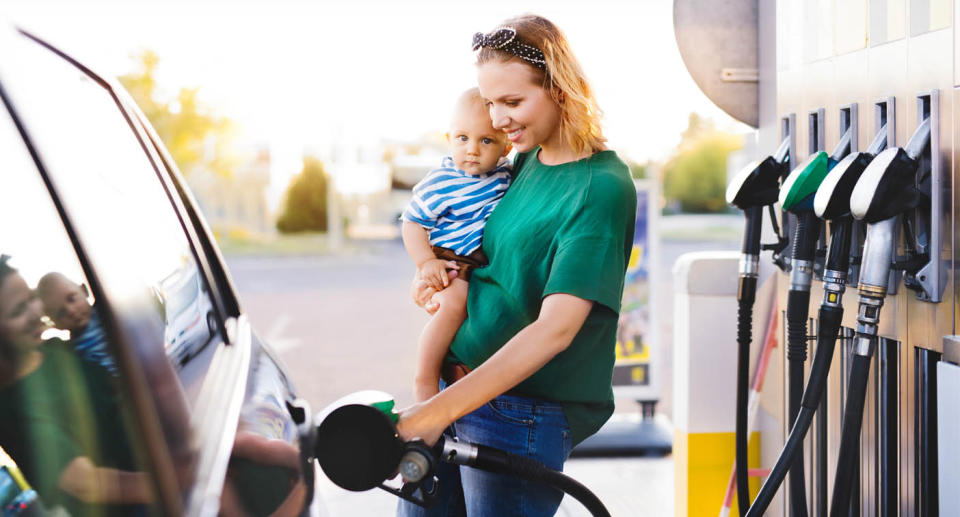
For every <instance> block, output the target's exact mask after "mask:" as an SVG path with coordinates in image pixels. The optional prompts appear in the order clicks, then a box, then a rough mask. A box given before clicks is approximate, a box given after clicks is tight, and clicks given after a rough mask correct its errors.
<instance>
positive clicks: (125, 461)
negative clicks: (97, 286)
mask: <svg viewBox="0 0 960 517" xmlns="http://www.w3.org/2000/svg"><path fill="white" fill-rule="evenodd" d="M42 350H43V354H44V358H43V362H42V363H41V364H40V366H39V367H38V368H37V369H36V370H34V371H33V372H31V373H30V374H29V375H27V376H26V377H23V378H22V379H19V380H17V381H16V382H14V383H13V384H8V385H5V386H2V387H0V446H2V447H3V448H4V450H6V452H7V453H8V454H9V455H10V456H11V457H12V458H13V460H14V461H15V462H16V463H17V465H18V466H19V467H20V470H21V471H23V474H24V476H25V477H26V478H27V482H28V483H30V484H31V485H32V486H33V488H35V489H36V490H37V492H38V493H39V494H40V497H41V498H42V499H43V500H44V503H45V504H47V505H57V504H62V505H65V506H66V507H67V509H68V510H69V512H70V513H71V514H72V515H112V514H114V513H119V514H122V513H124V512H123V511H122V509H129V508H131V506H124V505H112V506H109V505H85V504H84V503H81V502H80V501H79V500H77V499H74V498H73V497H71V496H69V495H67V494H66V492H63V491H61V490H60V489H59V487H58V480H59V478H60V474H61V473H62V472H63V469H64V468H65V467H66V466H67V464H69V463H70V462H71V461H73V459H74V458H76V457H78V456H87V457H89V458H90V459H91V460H92V461H93V462H94V464H96V465H97V466H102V467H113V468H118V469H121V470H136V465H135V461H134V458H133V451H132V449H131V447H130V443H129V441H128V440H127V432H126V428H125V426H124V423H123V416H122V414H121V412H122V409H121V404H122V402H121V400H120V397H119V395H118V393H117V390H116V388H115V386H114V378H113V377H112V375H111V374H110V373H109V372H108V371H107V370H106V369H105V368H103V367H102V366H100V365H99V364H95V363H92V362H90V361H85V360H83V359H81V358H80V357H79V356H77V355H76V353H75V352H74V350H73V347H72V346H71V345H69V344H67V343H64V342H63V341H61V340H59V339H51V340H48V341H46V342H45V343H44V344H43V349H42ZM108 510H109V511H108Z"/></svg>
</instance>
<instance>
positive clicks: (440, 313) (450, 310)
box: [414, 278, 470, 402]
mask: <svg viewBox="0 0 960 517" xmlns="http://www.w3.org/2000/svg"><path fill="white" fill-rule="evenodd" d="M469 285H470V284H469V283H467V281H466V280H462V279H459V278H455V279H453V281H452V282H451V283H450V286H449V287H447V288H446V289H444V290H443V291H440V292H439V293H437V294H435V295H434V296H433V301H435V302H437V303H438V304H440V308H439V309H438V310H437V312H436V313H435V314H434V315H433V317H432V318H430V321H429V322H427V325H426V326H425V327H424V328H423V332H422V333H421V334H420V342H419V343H418V345H417V348H418V355H419V357H418V359H417V373H416V376H415V377H414V399H416V401H417V402H420V401H422V400H426V399H428V398H430V397H432V396H433V395H436V393H437V389H438V388H437V382H438V381H439V380H440V367H441V366H442V365H443V358H444V356H446V355H447V349H448V348H450V342H451V341H453V337H454V336H456V335H457V330H459V329H460V325H461V324H463V320H464V319H466V317H467V292H468V286H469Z"/></svg>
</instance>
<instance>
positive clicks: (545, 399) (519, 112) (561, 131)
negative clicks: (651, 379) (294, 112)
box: [398, 15, 636, 517]
mask: <svg viewBox="0 0 960 517" xmlns="http://www.w3.org/2000/svg"><path fill="white" fill-rule="evenodd" d="M474 50H479V53H478V56H477V78H478V85H479V88H480V92H481V94H482V95H483V97H484V98H485V99H486V100H487V103H488V106H489V109H490V117H491V120H492V122H493V126H494V127H495V128H496V129H499V130H502V131H504V132H506V133H507V137H508V138H509V140H510V141H511V143H512V144H513V146H514V148H515V149H517V151H518V153H519V154H518V156H517V159H516V163H515V179H514V183H513V185H512V186H511V188H510V189H509V190H508V191H507V193H506V195H505V196H504V197H503V199H502V200H501V202H500V205H499V206H498V207H497V209H496V210H495V211H494V213H493V214H492V215H491V217H490V219H489V220H488V222H487V226H486V229H485V233H484V241H483V249H484V252H485V253H486V254H487V256H488V257H489V259H490V265H489V266H488V267H486V268H482V269H478V270H476V271H475V272H474V275H473V276H472V278H471V280H470V294H469V299H468V305H467V307H468V309H467V313H468V317H467V320H466V321H465V322H464V324H463V325H462V327H461V328H460V331H459V332H458V334H457V336H456V338H455V339H454V341H453V343H452V344H451V346H450V354H449V356H448V358H447V363H448V364H447V367H446V368H445V375H444V380H445V381H446V384H448V386H447V387H446V388H445V389H443V390H442V391H441V392H440V393H438V394H437V395H436V396H434V397H432V398H431V399H429V400H427V401H424V402H422V403H419V404H415V405H413V406H411V407H409V408H407V409H406V410H404V411H403V412H401V415H400V420H399V422H398V429H399V431H400V434H401V436H402V437H403V438H404V439H413V438H417V437H419V438H422V439H423V440H425V441H426V442H427V443H430V444H432V443H435V442H436V441H437V439H438V438H439V437H440V434H441V433H442V432H443V431H444V430H445V429H446V428H447V427H448V426H451V424H453V432H455V434H456V435H457V436H459V437H460V438H461V439H463V440H466V441H468V442H477V443H482V444H485V445H490V446H493V447H497V448H500V449H505V450H508V451H510V452H513V453H517V454H523V455H526V456H529V457H533V458H535V459H537V460H539V461H541V462H543V463H545V464H546V465H547V466H549V467H551V468H554V469H558V470H560V469H562V468H563V462H564V461H565V460H566V458H567V456H568V455H569V454H570V450H571V448H572V447H573V445H575V444H576V443H578V442H580V441H581V440H583V439H584V438H586V437H587V436H589V435H590V434H592V433H594V432H595V431H596V430H597V429H598V428H599V427H600V426H601V425H602V424H603V423H604V422H605V421H606V420H607V418H609V416H610V414H611V413H612V412H613V393H612V389H611V377H612V371H613V361H614V344H615V341H616V328H617V314H618V312H619V310H620V298H621V295H622V292H623V278H624V273H625V270H626V264H627V260H628V257H629V253H630V247H631V245H632V241H633V223H634V219H635V214H636V192H635V190H634V187H633V182H632V180H631V179H630V174H629V171H628V168H627V166H626V165H625V164H624V163H623V162H622V161H621V160H620V159H619V158H617V156H616V154H615V153H614V152H612V151H609V150H606V149H605V146H604V142H605V139H604V138H603V135H602V132H601V130H600V125H599V116H600V111H599V109H598V107H597V104H596V101H595V100H594V98H593V94H592V91H591V89H590V86H589V85H588V83H587V81H586V79H585V77H584V75H583V72H582V70H581V68H580V65H579V63H578V62H577V60H576V58H575V57H574V56H573V53H572V52H571V50H570V47H569V44H568V43H567V40H566V38H565V37H564V35H563V33H562V32H560V30H559V29H557V27H556V26H554V25H553V24H552V23H551V22H550V21H548V20H546V19H544V18H541V17H538V16H532V15H527V16H521V17H518V18H514V19H511V20H507V21H506V22H504V24H503V26H502V27H500V28H499V29H497V30H494V31H493V32H490V33H488V34H485V35H484V34H477V35H476V36H474ZM433 295H434V293H433V292H432V291H431V290H430V289H428V288H427V287H425V286H424V285H423V284H422V283H418V282H416V281H415V284H414V298H415V299H416V301H417V302H418V303H419V304H420V305H422V306H424V307H425V308H426V309H427V310H428V311H433V310H436V307H437V304H438V303H439V304H442V303H443V295H444V293H443V292H442V291H441V292H440V293H436V296H433ZM458 474H459V477H460V479H459V480H458V479H457V475H458ZM443 476H445V478H442V479H441V490H442V493H441V502H440V504H439V505H437V506H436V507H434V509H432V510H431V512H432V513H433V514H437V515H462V514H463V513H464V509H465V510H466V513H468V514H469V515H470V516H471V517H475V516H483V515H490V516H504V515H525V516H527V515H553V514H554V513H555V512H556V509H557V507H558V506H559V504H560V500H561V498H562V494H560V493H559V492H557V491H555V490H553V489H550V488H546V487H543V486H541V485H538V484H536V483H528V482H523V481H519V480H517V479H516V478H512V477H509V476H501V475H497V474H491V473H486V472H481V471H477V470H475V469H472V468H467V467H464V468H462V469H460V470H459V472H457V471H456V470H454V469H449V468H448V469H446V471H445V473H444V474H443ZM461 485H462V491H463V495H462V501H463V502H462V503H461V502H460V496H459V494H458V489H459V488H460V486H461ZM399 513H401V514H418V513H426V512H424V511H422V510H420V509H418V508H417V507H415V506H413V505H410V504H409V503H401V507H400V512H399Z"/></svg>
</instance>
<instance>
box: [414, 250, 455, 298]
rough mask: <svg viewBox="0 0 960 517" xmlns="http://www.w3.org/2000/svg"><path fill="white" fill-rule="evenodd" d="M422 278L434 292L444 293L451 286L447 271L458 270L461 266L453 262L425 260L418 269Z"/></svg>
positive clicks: (435, 259) (436, 259)
mask: <svg viewBox="0 0 960 517" xmlns="http://www.w3.org/2000/svg"><path fill="white" fill-rule="evenodd" d="M418 269H419V271H418V273H419V274H420V278H421V279H422V280H423V281H424V282H426V283H427V285H428V286H430V288H431V289H433V290H434V291H442V290H444V289H446V287H447V286H448V285H450V278H449V277H448V276H447V271H448V270H450V269H453V270H458V269H460V266H459V265H458V264H457V263H456V262H454V261H452V260H442V259H438V258H433V259H429V260H425V261H424V262H423V264H420V267H419V268H418Z"/></svg>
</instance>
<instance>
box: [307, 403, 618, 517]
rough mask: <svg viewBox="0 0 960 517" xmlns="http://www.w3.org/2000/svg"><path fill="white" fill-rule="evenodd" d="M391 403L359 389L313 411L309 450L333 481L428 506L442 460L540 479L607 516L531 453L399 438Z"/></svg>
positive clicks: (591, 497)
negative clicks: (399, 482) (397, 479)
mask: <svg viewBox="0 0 960 517" xmlns="http://www.w3.org/2000/svg"><path fill="white" fill-rule="evenodd" d="M393 406H394V401H393V399H392V397H390V395H388V394H386V393H383V392H379V391H363V392H359V393H355V394H352V395H348V396H347V397H344V398H342V399H340V400H338V401H336V402H334V403H333V404H331V405H330V406H328V407H327V409H325V410H324V411H322V412H321V413H320V414H318V415H317V417H316V418H315V421H316V422H318V423H317V441H316V444H317V445H316V450H315V456H316V458H317V461H318V462H319V463H320V467H321V468H323V472H324V473H325V474H326V475H327V477H328V478H330V480H331V481H333V482H334V483H335V484H336V485H337V486H339V487H341V488H344V489H346V490H351V491H354V492H362V491H366V490H370V489H372V488H380V489H383V490H386V491H387V492H390V493H391V494H394V495H396V496H397V497H401V498H403V499H406V500H408V501H411V502H413V503H415V504H418V505H420V506H423V507H430V506H431V505H432V504H433V503H435V502H436V498H437V495H438V491H439V488H438V485H439V480H438V479H437V477H436V476H435V472H436V469H437V466H438V464H439V463H440V462H441V461H443V462H446V463H454V464H458V465H467V466H470V467H474V468H478V469H481V470H487V471H490V472H497V473H501V474H507V475H513V476H516V477H519V478H522V479H527V480H531V481H534V482H538V483H544V484H546V485H548V486H551V487H553V488H556V489H557V490H560V491H562V492H564V493H566V494H569V495H570V496H571V497H573V498H574V499H576V500H578V501H580V502H581V503H582V504H583V505H584V506H585V507H586V508H587V509H588V510H589V511H590V513H591V514H592V515H595V516H602V517H609V516H610V512H608V511H607V509H606V507H604V505H603V503H602V502H600V499H598V498H597V496H596V495H594V494H593V492H591V491H590V490H589V489H588V488H587V487H585V486H583V485H582V484H581V483H579V482H577V481H576V480H574V479H573V478H570V477H568V476H566V475H564V474H563V473H561V472H557V471H555V470H553V469H551V468H548V467H547V466H545V465H544V464H542V463H540V462H539V461H536V460H534V459H531V458H527V457H525V456H520V455H516V454H511V453H508V452H505V451H502V450H499V449H495V448H493V447H487V446H485V445H478V444H470V443H466V442H460V441H458V440H457V439H456V438H449V437H445V436H441V437H440V440H439V441H438V442H437V443H436V444H435V445H434V446H432V447H431V446H428V445H427V444H426V443H424V442H423V441H421V440H414V441H411V442H404V441H403V440H401V439H400V433H398V432H397V427H396V422H397V418H398V414H397V413H396V412H394V411H393ZM398 472H399V473H400V476H401V477H402V478H403V481H404V484H403V486H402V487H401V488H393V487H390V486H387V485H386V484H385V481H386V480H388V479H391V478H393V477H394V476H395V475H396V474H397V473H398ZM417 494H420V495H419V497H418V496H417Z"/></svg>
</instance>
